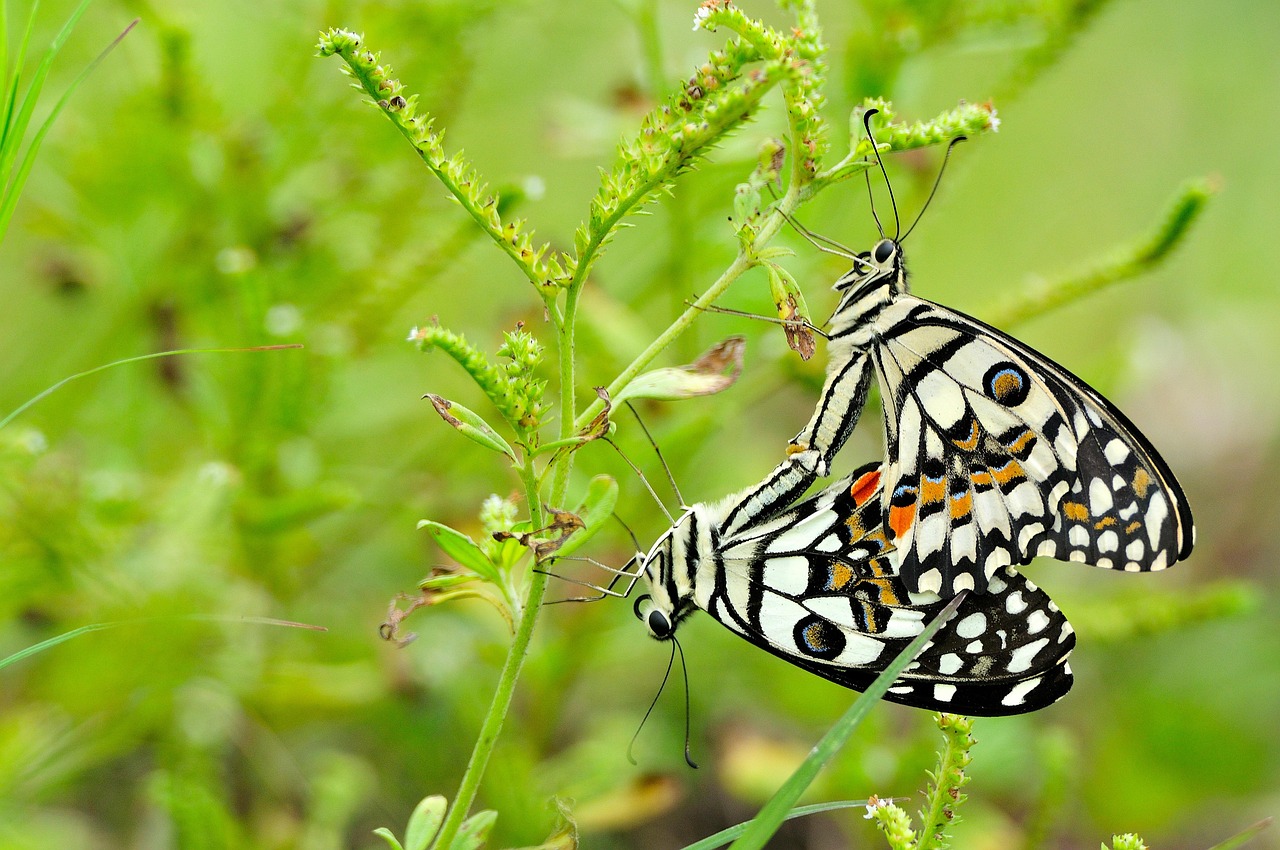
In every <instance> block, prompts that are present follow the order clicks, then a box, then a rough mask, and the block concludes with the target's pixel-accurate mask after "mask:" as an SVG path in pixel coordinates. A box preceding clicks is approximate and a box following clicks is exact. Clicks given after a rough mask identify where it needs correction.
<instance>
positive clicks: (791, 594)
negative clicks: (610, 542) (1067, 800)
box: [633, 463, 1075, 716]
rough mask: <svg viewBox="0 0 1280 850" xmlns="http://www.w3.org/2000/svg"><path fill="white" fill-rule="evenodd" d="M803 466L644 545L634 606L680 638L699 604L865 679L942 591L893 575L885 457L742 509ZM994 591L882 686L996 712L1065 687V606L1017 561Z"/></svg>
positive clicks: (691, 512)
mask: <svg viewBox="0 0 1280 850" xmlns="http://www.w3.org/2000/svg"><path fill="white" fill-rule="evenodd" d="M807 475H808V474H807V473H806V472H805V471H804V470H803V469H801V468H799V467H795V466H788V465H787V464H786V463H784V464H783V467H782V468H780V471H779V473H778V475H777V476H773V477H770V478H767V479H766V480H765V481H764V482H762V483H761V485H758V486H757V487H756V488H754V489H752V490H749V491H744V492H743V493H739V494H736V495H734V496H732V497H729V498H728V499H725V500H722V501H720V502H714V503H701V504H697V505H694V506H693V507H691V508H688V509H687V510H686V511H685V513H684V514H683V515H682V516H681V517H680V518H679V519H678V520H677V521H676V522H675V524H674V525H673V526H672V527H671V528H670V529H669V530H668V531H667V532H666V533H665V534H663V535H662V536H661V537H660V538H659V539H658V540H657V542H656V543H655V544H654V545H653V547H652V548H651V549H650V550H649V552H648V553H647V554H645V555H643V556H637V557H638V559H639V560H638V569H637V571H636V572H635V573H633V575H634V576H639V575H641V574H642V575H644V577H645V578H646V579H647V582H648V585H649V589H650V592H649V594H646V595H644V596H641V597H639V598H638V599H637V600H636V602H635V613H636V616H637V617H638V618H639V619H640V620H641V621H642V622H644V623H645V625H646V626H647V628H648V630H649V634H650V635H651V636H652V637H654V638H657V639H658V640H670V639H672V638H673V637H674V635H675V632H676V629H677V627H678V626H679V624H680V623H681V621H683V620H684V619H685V618H686V617H688V616H689V615H691V614H692V613H694V612H695V611H697V610H703V611H706V612H707V613H708V614H710V615H711V616H712V617H714V618H715V619H716V620H718V621H719V622H720V623H722V624H723V625H724V626H726V627H727V628H729V629H730V630H731V631H733V632H735V633H737V634H738V635H740V636H741V637H743V638H745V639H746V640H748V641H750V642H751V643H753V644H755V645H756V646H758V647H760V648H761V649H764V650H766V651H768V652H770V653H772V654H774V655H776V656H778V657H779V658H782V659H784V660H785V661H788V662H790V663H791V664H794V665H796V666H797V667H800V668H803V669H805V670H808V671H809V672H811V673H814V674H816V675H819V676H822V677H823V678H825V679H828V680H830V681H832V682H835V683H836V684H839V685H843V686H845V687H847V688H852V689H854V690H859V691H861V690H865V689H866V688H867V687H868V686H869V685H870V684H871V683H872V682H873V681H874V680H875V678H876V677H877V676H878V675H879V674H880V672H881V671H882V670H883V669H884V668H885V666H887V665H888V664H889V663H890V662H891V661H892V660H893V659H894V657H895V656H896V655H897V654H898V653H899V652H901V651H902V649H904V648H905V647H906V645H907V644H908V643H909V642H910V641H911V640H912V638H914V637H915V636H917V635H918V634H920V632H921V631H922V630H923V629H924V627H925V626H926V625H927V624H928V623H929V622H930V621H931V620H932V619H933V618H934V617H935V616H936V615H937V614H938V613H939V611H940V610H941V609H942V608H943V607H944V606H945V604H946V601H945V600H944V599H942V598H941V597H940V596H939V595H938V594H937V593H934V592H929V591H924V592H921V591H913V590H911V589H909V588H908V587H907V586H906V584H905V583H904V582H903V581H902V580H901V578H900V577H899V576H898V575H897V569H896V564H895V557H896V554H897V553H896V552H895V551H894V548H893V542H892V539H891V536H890V534H889V529H888V525H887V520H888V514H887V513H886V511H885V509H884V507H883V500H882V498H881V490H882V487H883V484H884V482H885V480H886V472H885V466H884V465H882V464H870V465H867V466H865V467H862V468H861V469H859V470H857V471H855V472H854V473H852V474H850V475H848V476H847V477H845V478H843V479H841V480H840V481H838V482H836V483H834V484H832V485H830V486H829V487H826V488H825V489H823V490H821V491H819V492H817V493H815V494H813V495H812V496H810V497H808V498H806V499H804V500H802V501H800V502H798V503H796V504H794V505H791V506H789V507H787V508H785V509H784V510H782V511H780V512H779V511H774V512H772V513H771V514H770V513H769V512H767V511H766V512H756V513H755V514H754V516H755V518H754V519H753V518H752V516H751V515H750V513H751V512H743V511H741V510H739V509H740V508H741V507H742V505H744V504H754V503H756V501H758V500H756V499H753V497H756V496H758V495H759V493H758V491H759V490H761V489H764V490H766V491H768V492H770V493H772V494H774V495H775V496H776V494H778V493H782V492H790V491H794V487H791V488H790V490H789V488H788V486H786V482H784V483H783V486H779V481H780V480H782V479H786V480H787V481H789V482H790V484H792V485H794V484H796V482H799V481H803V480H804V478H805V477H807ZM766 501H768V502H769V503H770V504H775V505H776V504H778V500H777V499H776V498H773V497H770V498H767V499H766ZM766 514H768V515H766ZM731 517H736V519H734V520H732V522H734V523H736V528H737V530H733V529H732V528H731V527H730V522H731V519H730V518H731ZM986 590H987V592H986V593H985V594H982V595H977V594H969V595H968V596H967V597H966V598H965V599H964V600H962V601H961V603H960V606H959V608H958V609H957V611H956V612H955V614H954V615H953V617H952V618H951V619H950V620H949V621H948V622H947V623H946V624H945V625H943V627H942V628H941V630H940V631H939V632H938V633H937V634H935V635H934V637H933V639H932V640H931V641H930V642H929V643H928V644H926V646H925V648H924V650H923V651H922V652H921V654H920V655H919V656H918V657H917V658H916V659H915V660H914V661H913V662H912V663H911V665H910V666H909V667H907V668H906V670H905V672H904V673H903V674H902V676H901V677H900V678H899V679H898V680H897V681H896V682H895V683H894V684H893V686H892V687H890V689H889V691H888V694H887V695H886V697H885V699H888V700H891V701H893V702H898V703H903V704H905V705H910V706H915V707H917V708H924V709H930V710H944V711H951V712H959V713H963V714H971V715H984V716H996V715H1008V714H1021V713H1024V712H1028V711H1035V710H1037V709H1039V708H1043V707H1045V706H1047V705H1049V704H1050V703H1053V702H1055V701H1056V700H1058V699H1059V698H1061V697H1062V696H1063V695H1064V694H1066V692H1067V691H1068V690H1069V689H1070V687H1071V682H1072V676H1071V668H1070V666H1069V665H1068V664H1067V656H1069V655H1070V653H1071V650H1072V648H1073V647H1074V646H1075V634H1074V632H1073V631H1072V628H1071V625H1070V624H1069V623H1068V622H1067V620H1066V617H1065V616H1064V615H1063V614H1062V612H1061V611H1060V610H1059V609H1058V607H1057V606H1056V605H1055V604H1054V603H1053V601H1052V600H1051V599H1049V597H1048V596H1047V595H1046V594H1045V593H1044V592H1043V591H1042V590H1040V589H1039V588H1037V587H1036V586H1035V585H1034V584H1033V583H1031V582H1030V581H1028V580H1027V579H1026V578H1024V577H1023V576H1022V575H1021V574H1019V573H1018V572H1017V570H1015V569H1014V568H1013V567H1011V566H1004V567H1001V568H999V569H998V570H996V571H995V572H994V573H993V574H992V575H991V577H990V578H989V580H988V582H987V586H986Z"/></svg>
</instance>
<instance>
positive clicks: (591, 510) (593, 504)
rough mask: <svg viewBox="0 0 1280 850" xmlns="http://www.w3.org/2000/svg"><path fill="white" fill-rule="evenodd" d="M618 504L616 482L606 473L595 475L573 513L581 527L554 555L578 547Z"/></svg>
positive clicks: (601, 525) (594, 531) (589, 537)
mask: <svg viewBox="0 0 1280 850" xmlns="http://www.w3.org/2000/svg"><path fill="white" fill-rule="evenodd" d="M617 504H618V482H617V481H615V480H614V479H613V478H612V477H611V476H608V475H597V476H596V477H595V478H592V479H591V483H590V484H588V485H587V495H586V496H585V497H584V498H583V500H582V504H581V505H580V506H579V507H578V508H577V509H575V510H574V513H576V514H577V515H578V517H579V518H580V519H581V520H582V524H583V527H582V528H580V529H578V530H577V531H575V532H574V533H573V534H572V535H571V536H570V537H569V539H568V540H566V541H565V542H564V545H562V546H561V547H560V548H559V550H557V551H556V555H557V556H560V557H563V556H565V555H568V554H570V553H572V552H574V551H575V550H577V549H579V548H580V547H581V546H582V544H584V543H586V542H587V541H588V540H590V539H591V538H592V537H594V536H595V534H596V532H597V531H599V530H600V529H601V528H603V527H604V524H605V522H607V521H608V519H609V517H611V516H613V509H614V507H615V506H616V505H617Z"/></svg>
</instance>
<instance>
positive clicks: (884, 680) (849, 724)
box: [732, 593, 967, 850]
mask: <svg viewBox="0 0 1280 850" xmlns="http://www.w3.org/2000/svg"><path fill="white" fill-rule="evenodd" d="M966 595H967V594H966V593H960V594H958V595H957V596H956V597H955V598H954V599H952V600H951V601H950V602H949V603H947V606H946V607H945V608H943V609H942V610H941V611H939V612H938V616H936V617H934V618H933V621H932V622H931V623H929V625H927V626H925V629H924V631H923V632H921V633H920V634H919V635H917V636H916V638H915V640H913V641H911V643H909V644H908V645H907V648H906V649H904V650H902V652H900V653H898V657H897V658H895V659H893V662H892V663H890V664H889V666H888V667H886V668H885V669H884V672H883V673H881V674H880V675H879V676H877V677H876V680H875V681H874V682H872V683H871V686H870V687H869V688H867V690H866V691H865V692H864V693H863V694H862V696H860V697H858V699H857V700H856V701H855V702H854V703H853V705H851V706H850V707H849V710H848V711H846V712H845V713H844V715H843V716H842V717H841V718H840V719H839V720H837V721H836V722H835V725H834V726H832V727H831V729H830V730H828V731H827V734H825V735H823V736H822V740H820V741H818V743H817V745H815V746H814V748H813V750H812V751H811V752H810V753H809V757H808V758H806V759H805V760H804V762H803V763H802V764H801V765H800V767H798V768H796V771H795V773H793V774H791V776H790V777H788V779H787V781H786V782H784V783H783V784H782V787H781V788H779V789H778V791H777V793H775V794H774V795H773V797H771V798H770V799H769V802H767V803H765V805H764V808H762V809H761V810H760V812H759V813H758V814H757V815H756V816H755V818H753V819H752V820H751V822H750V823H749V824H747V826H746V828H745V829H744V830H743V833H742V835H741V836H740V837H739V838H738V840H736V841H734V842H733V845H732V850H763V848H764V846H765V844H766V843H768V841H769V839H770V838H771V837H772V836H773V834H774V833H775V832H777V831H778V827H779V826H781V825H782V822H783V821H784V820H786V819H787V813H788V812H790V811H791V810H792V807H793V806H795V804H796V800H799V799H800V795H801V794H803V793H804V792H805V790H806V789H807V788H808V787H809V786H810V785H811V784H812V783H813V780H814V778H815V777H817V775H818V772H819V771H820V770H822V768H823V767H825V766H826V764H827V762H829V761H831V759H832V758H834V757H835V755H836V753H838V752H839V751H840V748H841V747H843V746H844V745H845V742H846V741H848V740H849V738H850V737H852V736H853V733H854V732H856V731H857V729H858V727H859V726H861V725H862V721H863V720H865V719H866V716H867V715H868V714H870V713H871V709H872V708H874V707H875V705H876V704H877V703H878V702H879V701H880V698H881V697H883V696H884V695H885V694H886V693H887V692H888V691H889V687H890V686H891V685H892V684H893V683H894V681H895V680H897V678H898V677H899V676H900V675H902V671H903V670H905V669H906V668H907V665H908V664H910V663H911V662H912V661H913V660H915V657H916V656H917V655H919V654H920V652H921V651H923V650H924V647H925V644H927V643H928V642H929V641H930V640H932V639H933V636H934V635H935V634H937V632H938V629H940V628H942V626H943V625H944V624H945V623H946V622H947V621H948V620H950V619H951V615H952V614H954V613H955V612H956V609H957V608H958V607H960V603H961V602H963V601H964V599H965V597H966Z"/></svg>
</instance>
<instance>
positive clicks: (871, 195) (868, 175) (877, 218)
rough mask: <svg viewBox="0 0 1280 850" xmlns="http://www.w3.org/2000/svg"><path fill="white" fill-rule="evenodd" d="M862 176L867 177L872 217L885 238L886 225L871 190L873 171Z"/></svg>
mask: <svg viewBox="0 0 1280 850" xmlns="http://www.w3.org/2000/svg"><path fill="white" fill-rule="evenodd" d="M873 144H874V143H873ZM862 176H863V177H865V178H867V200H869V201H870V202H871V217H872V218H874V219H875V220H876V230H878V231H880V238H881V239H883V238H884V225H882V224H881V223H880V214H879V213H877V212H876V196H875V193H874V192H872V191H871V172H870V171H864V172H862Z"/></svg>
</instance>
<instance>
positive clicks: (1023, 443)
mask: <svg viewBox="0 0 1280 850" xmlns="http://www.w3.org/2000/svg"><path fill="white" fill-rule="evenodd" d="M1035 438H1036V432H1035V431H1032V430H1031V429H1030V428H1028V429H1027V430H1025V431H1023V432H1022V433H1021V434H1019V435H1018V437H1017V439H1015V440H1014V441H1013V442H1012V443H1009V444H1008V445H1007V446H1005V448H1007V449H1008V450H1009V453H1010V454H1015V455H1016V454H1020V453H1021V452H1022V450H1023V449H1025V448H1026V447H1027V443H1029V442H1031V441H1032V440H1034V439H1035Z"/></svg>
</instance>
